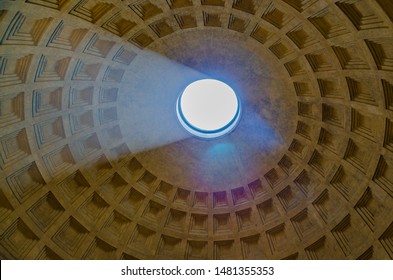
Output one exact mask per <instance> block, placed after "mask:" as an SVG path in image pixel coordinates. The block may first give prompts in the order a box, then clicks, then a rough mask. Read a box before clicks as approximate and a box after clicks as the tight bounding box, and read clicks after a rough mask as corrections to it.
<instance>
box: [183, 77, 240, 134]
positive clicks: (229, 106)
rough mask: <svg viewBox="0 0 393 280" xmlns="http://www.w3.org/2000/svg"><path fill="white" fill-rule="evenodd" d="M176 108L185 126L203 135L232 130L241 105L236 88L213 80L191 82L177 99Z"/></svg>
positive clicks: (236, 121)
mask: <svg viewBox="0 0 393 280" xmlns="http://www.w3.org/2000/svg"><path fill="white" fill-rule="evenodd" d="M176 108H177V117H178V119H179V121H180V123H181V124H182V126H183V127H184V128H185V129H186V130H187V131H188V132H190V133H192V134H193V135H196V136H198V137H202V138H215V137H218V136H222V135H224V134H227V133H229V132H230V131H231V130H232V129H233V128H234V127H235V126H236V124H237V123H238V121H239V118H240V104H239V100H238V98H237V96H236V93H235V92H234V90H233V89H232V88H231V87H230V86H228V85H227V84H225V83H223V82H221V81H218V80H213V79H203V80H198V81H195V82H192V83H191V84H189V85H188V86H187V87H186V88H185V89H184V91H183V93H182V94H181V95H180V97H179V98H178V100H177V106H176Z"/></svg>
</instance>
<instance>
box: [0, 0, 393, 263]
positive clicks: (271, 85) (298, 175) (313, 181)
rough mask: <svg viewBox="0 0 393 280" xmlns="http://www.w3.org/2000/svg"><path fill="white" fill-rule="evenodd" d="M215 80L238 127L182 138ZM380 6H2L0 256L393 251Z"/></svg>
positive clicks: (367, 2) (390, 65) (391, 152)
mask: <svg viewBox="0 0 393 280" xmlns="http://www.w3.org/2000/svg"><path fill="white" fill-rule="evenodd" d="M201 77H214V78H219V79H221V80H224V81H226V82H227V83H228V84H230V85H231V86H232V87H233V88H235V90H236V91H237V92H238V94H239V98H240V100H241V103H242V109H243V114H242V119H241V121H240V123H239V125H238V127H237V128H236V129H235V130H234V131H233V132H232V133H230V134H229V135H227V136H225V137H222V138H220V139H217V140H214V141H205V140H201V139H196V138H193V137H190V136H189V135H188V134H187V133H186V132H185V131H184V130H183V129H182V128H181V126H180V124H179V123H178V122H177V120H176V113H175V102H176V99H177V97H178V95H179V93H180V92H181V90H182V89H183V88H184V87H185V86H186V85H187V83H189V82H190V81H192V80H195V79H197V78H201ZM392 244H393V4H392V2H391V1H390V0H260V1H258V0H138V1H135V0H122V1H121V0H82V1H80V0H26V1H25V0H14V1H12V0H3V1H0V258H2V259H392V258H393V246H392Z"/></svg>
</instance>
